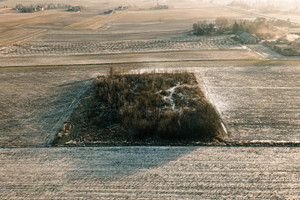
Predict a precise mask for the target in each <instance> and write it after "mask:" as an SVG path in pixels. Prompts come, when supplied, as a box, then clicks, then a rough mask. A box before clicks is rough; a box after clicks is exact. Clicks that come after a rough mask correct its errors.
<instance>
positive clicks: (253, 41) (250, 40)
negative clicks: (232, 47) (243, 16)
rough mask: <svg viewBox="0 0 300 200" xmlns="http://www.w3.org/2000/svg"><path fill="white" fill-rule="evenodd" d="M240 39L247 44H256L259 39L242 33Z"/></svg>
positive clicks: (239, 35)
mask: <svg viewBox="0 0 300 200" xmlns="http://www.w3.org/2000/svg"><path fill="white" fill-rule="evenodd" d="M238 37H239V39H240V40H241V41H242V42H243V43H246V44H256V43H257V38H256V37H255V36H253V35H251V34H250V33H247V32H242V33H239V34H238Z"/></svg>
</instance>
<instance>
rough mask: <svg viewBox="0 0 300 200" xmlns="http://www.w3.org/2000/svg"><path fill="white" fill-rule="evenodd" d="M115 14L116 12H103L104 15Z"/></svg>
mask: <svg viewBox="0 0 300 200" xmlns="http://www.w3.org/2000/svg"><path fill="white" fill-rule="evenodd" d="M113 13H114V10H106V11H104V12H103V14H104V15H110V14H113Z"/></svg>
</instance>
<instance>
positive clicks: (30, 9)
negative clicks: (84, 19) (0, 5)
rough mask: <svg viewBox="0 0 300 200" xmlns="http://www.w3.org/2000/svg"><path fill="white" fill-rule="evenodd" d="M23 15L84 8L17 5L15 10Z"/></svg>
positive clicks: (64, 5)
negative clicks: (51, 10)
mask: <svg viewBox="0 0 300 200" xmlns="http://www.w3.org/2000/svg"><path fill="white" fill-rule="evenodd" d="M14 9H15V10H18V11H19V12H22V13H33V12H39V11H43V10H50V9H67V10H68V11H81V10H82V9H83V7H82V6H71V5H68V4H53V3H51V4H37V5H29V6H24V5H22V4H18V5H16V7H15V8H14Z"/></svg>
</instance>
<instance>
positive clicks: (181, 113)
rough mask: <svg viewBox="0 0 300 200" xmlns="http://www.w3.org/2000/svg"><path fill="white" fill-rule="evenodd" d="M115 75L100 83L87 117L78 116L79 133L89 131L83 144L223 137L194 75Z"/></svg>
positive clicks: (100, 78)
mask: <svg viewBox="0 0 300 200" xmlns="http://www.w3.org/2000/svg"><path fill="white" fill-rule="evenodd" d="M112 73H113V72H112V70H111V73H110V75H109V76H102V77H99V78H97V80H96V81H95V86H94V88H93V93H94V95H93V96H92V97H90V98H89V103H87V105H88V107H87V109H86V114H81V115H80V116H78V117H81V118H85V119H83V121H84V123H82V125H81V130H80V131H77V132H86V130H89V131H88V132H89V134H87V135H88V136H87V135H85V136H84V137H83V140H84V141H87V140H88V141H95V140H110V139H113V140H120V141H121V140H122V141H141V140H149V139H150V140H156V141H178V140H189V141H211V140H213V139H215V138H218V137H219V136H220V135H219V134H220V128H219V127H220V121H219V118H218V115H217V113H216V112H215V110H214V108H213V106H212V105H211V104H209V103H208V102H207V101H206V99H205V97H204V95H203V93H202V92H201V90H200V89H199V87H198V86H196V84H195V81H196V79H195V77H194V75H193V74H191V73H174V74H171V73H168V74H157V73H151V74H138V75H136V74H134V75H113V74H112ZM78 117H77V118H78ZM73 121H75V119H73ZM77 121H80V120H78V119H77ZM83 130H85V131H83ZM75 132H76V131H75ZM75 135H76V134H75ZM79 135H80V134H79ZM79 135H76V137H77V139H78V136H79ZM76 137H75V138H73V139H76ZM68 139H70V137H69V138H68ZM71 139H72V138H71ZM65 141H66V140H65Z"/></svg>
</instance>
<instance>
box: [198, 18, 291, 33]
mask: <svg viewBox="0 0 300 200" xmlns="http://www.w3.org/2000/svg"><path fill="white" fill-rule="evenodd" d="M290 25H291V23H290V22H289V20H287V21H284V20H267V19H265V18H256V19H255V20H254V21H248V20H239V21H233V20H230V19H228V18H225V17H219V18H217V19H216V20H215V22H210V23H208V22H207V21H200V22H197V23H195V24H193V33H194V34H195V35H214V34H236V33H239V32H248V33H251V34H271V35H274V34H278V32H279V31H278V29H277V28H276V26H290Z"/></svg>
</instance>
